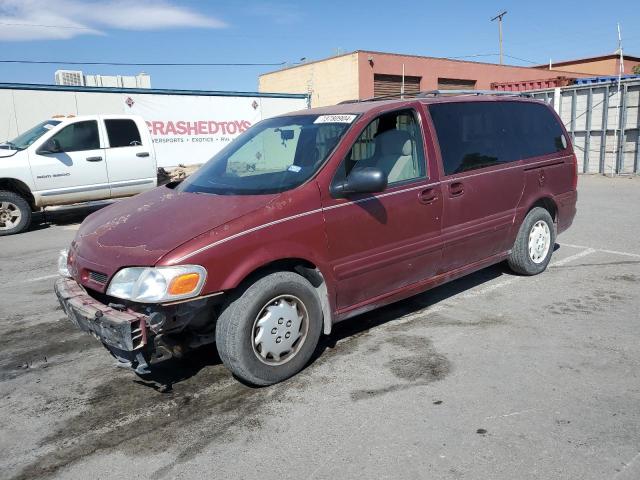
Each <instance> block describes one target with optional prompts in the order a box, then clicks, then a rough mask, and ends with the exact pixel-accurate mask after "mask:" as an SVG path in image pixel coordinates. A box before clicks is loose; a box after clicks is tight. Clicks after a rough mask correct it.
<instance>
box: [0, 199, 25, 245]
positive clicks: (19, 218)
mask: <svg viewBox="0 0 640 480" xmlns="http://www.w3.org/2000/svg"><path fill="white" fill-rule="evenodd" d="M30 223H31V207H30V206H29V203H28V202H27V201H26V200H25V199H24V198H22V197H21V196H20V195H18V194H17V193H13V192H8V191H6V190H0V237H2V236H4V235H13V234H14V233H20V232H22V231H23V230H26V229H27V228H28V227H29V224H30Z"/></svg>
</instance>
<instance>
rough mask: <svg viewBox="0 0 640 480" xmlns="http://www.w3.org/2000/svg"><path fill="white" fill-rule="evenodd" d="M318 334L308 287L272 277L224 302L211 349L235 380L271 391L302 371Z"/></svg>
mask: <svg viewBox="0 0 640 480" xmlns="http://www.w3.org/2000/svg"><path fill="white" fill-rule="evenodd" d="M321 331H322V307H321V305H320V301H319V299H318V296H317V295H316V292H315V289H314V288H313V286H312V285H311V284H310V283H309V282H308V281H307V280H306V279H305V278H304V277H302V276H300V275H298V274H296V273H292V272H276V273H272V274H270V275H267V276H265V277H263V278H261V279H259V280H258V281H256V282H255V283H253V284H252V285H250V286H249V287H248V288H246V290H244V291H243V292H241V293H240V294H238V295H236V296H235V297H234V298H232V299H230V300H229V302H228V303H227V304H226V306H225V307H224V309H223V311H222V313H221V314H220V316H219V317H218V322H217V325H216V346H217V348H218V353H219V354H220V358H221V359H222V362H223V363H224V364H225V366H226V367H227V368H228V369H229V370H231V372H232V373H233V374H234V375H235V376H236V377H238V378H239V379H241V380H243V381H245V382H247V383H250V384H253V385H271V384H274V383H277V382H281V381H282V380H285V379H287V378H289V377H291V376H293V375H295V374H296V373H298V372H299V371H300V370H302V369H303V368H304V366H305V365H306V364H307V362H308V361H309V360H310V358H311V356H312V355H313V352H314V350H315V348H316V346H317V344H318V340H319V338H320V333H321Z"/></svg>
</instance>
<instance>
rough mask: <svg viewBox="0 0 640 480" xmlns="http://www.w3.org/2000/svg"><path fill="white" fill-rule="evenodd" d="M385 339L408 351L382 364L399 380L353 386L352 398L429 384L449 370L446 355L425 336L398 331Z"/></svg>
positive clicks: (364, 397) (357, 398)
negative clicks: (366, 386)
mask: <svg viewBox="0 0 640 480" xmlns="http://www.w3.org/2000/svg"><path fill="white" fill-rule="evenodd" d="M386 343H387V344H390V345H392V346H394V347H396V348H397V347H400V349H402V351H404V352H406V353H408V354H407V355H404V356H401V357H397V358H394V359H392V360H390V361H388V362H387V363H385V364H384V367H385V368H387V369H388V370H389V371H390V372H391V373H392V374H393V375H394V376H395V377H396V378H398V379H399V380H401V382H399V383H394V384H391V385H388V386H385V387H382V388H376V389H365V390H355V391H353V392H351V399H352V400H354V401H358V400H364V399H367V398H372V397H377V396H380V395H385V394H387V393H391V392H397V391H400V390H406V389H408V388H414V387H418V386H425V385H429V384H430V383H432V382H436V381H438V380H442V379H443V378H445V377H446V376H447V375H448V374H449V373H450V371H451V368H452V366H451V363H450V362H449V360H448V359H447V357H445V356H444V355H442V354H440V353H438V352H437V351H436V350H435V348H434V347H433V344H432V342H431V340H430V339H428V338H426V337H421V336H414V335H398V336H394V337H390V338H389V339H388V340H387V342H386Z"/></svg>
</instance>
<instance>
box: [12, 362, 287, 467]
mask: <svg viewBox="0 0 640 480" xmlns="http://www.w3.org/2000/svg"><path fill="white" fill-rule="evenodd" d="M165 370H166V371H165V372H164V374H165V375H167V376H173V377H174V378H173V380H174V381H176V382H177V380H180V381H179V382H177V383H175V384H174V385H173V387H172V388H171V389H170V390H169V391H168V393H161V392H160V391H159V389H157V388H150V387H153V385H155V383H156V380H154V379H150V378H137V377H135V376H134V375H133V374H132V373H130V372H128V371H120V370H111V369H109V370H105V377H107V376H108V377H109V378H108V379H106V380H105V381H104V383H102V384H101V385H99V386H98V387H96V388H95V389H94V390H93V391H92V392H91V393H90V394H89V396H88V399H87V401H86V402H85V408H84V409H83V411H82V412H81V413H79V414H78V415H76V416H75V417H73V418H71V419H70V420H69V421H67V422H66V423H65V424H64V425H63V426H62V427H61V428H60V429H59V430H58V431H57V432H55V433H54V434H53V435H50V436H48V437H46V438H45V439H43V440H42V442H41V443H40V445H39V446H40V447H41V448H42V449H43V450H44V451H45V452H47V453H45V454H44V455H42V456H40V457H39V458H38V459H37V460H36V461H35V462H34V463H32V464H31V465H29V466H27V467H26V468H24V469H23V470H22V471H21V472H20V473H19V474H18V475H16V476H15V477H14V478H15V479H28V478H35V477H47V476H49V475H52V474H54V473H55V472H57V471H58V470H59V469H61V468H63V467H65V466H68V465H70V464H72V463H74V462H76V461H78V460H80V459H82V458H86V457H87V456H88V455H91V454H93V453H95V452H98V451H100V452H103V453H104V452H109V451H121V452H124V453H130V452H135V455H136V456H140V455H145V454H147V453H149V454H158V453H162V452H166V451H174V450H176V449H178V455H177V457H176V459H175V461H174V462H173V463H172V465H174V464H175V463H180V462H184V461H186V460H188V459H190V458H192V457H193V456H195V455H197V453H198V452H199V451H201V449H203V448H204V447H206V446H207V445H209V444H210V443H213V442H223V443H224V442H228V441H230V440H231V439H232V438H234V435H235V434H236V432H238V431H239V429H240V428H242V429H243V430H245V431H246V430H252V429H259V428H260V426H261V424H262V423H261V416H262V415H263V414H266V413H267V412H266V411H265V409H266V406H265V405H266V404H267V403H268V402H270V401H272V400H274V399H275V398H277V397H281V396H283V395H284V391H285V388H283V385H279V386H277V387H274V388H271V389H254V388H249V387H246V386H244V385H242V384H240V383H238V382H237V381H236V380H235V379H233V378H232V377H231V375H230V374H229V372H228V371H227V370H226V369H225V368H224V367H223V366H222V365H211V364H210V365H203V364H202V363H198V362H197V363H196V364H194V365H189V364H187V365H185V364H176V363H171V362H170V364H169V365H167V366H166V369H165ZM160 375H162V373H160ZM176 376H177V377H176ZM183 377H187V378H183ZM182 446H184V447H183V448H184V450H180V449H181V447H182ZM187 446H188V448H187ZM170 468H171V467H168V468H165V469H163V470H165V471H166V470H168V469H170ZM159 473H161V472H159Z"/></svg>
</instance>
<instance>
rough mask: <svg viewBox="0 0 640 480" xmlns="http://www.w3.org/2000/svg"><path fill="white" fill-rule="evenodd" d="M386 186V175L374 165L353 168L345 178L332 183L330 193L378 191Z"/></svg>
mask: <svg viewBox="0 0 640 480" xmlns="http://www.w3.org/2000/svg"><path fill="white" fill-rule="evenodd" d="M385 188H387V176H386V175H385V174H384V172H383V171H382V170H380V169H379V168H375V167H363V168H354V169H353V170H351V173H350V174H349V176H348V177H347V179H346V180H345V181H344V182H342V183H339V184H337V185H334V186H333V188H332V193H333V194H335V195H337V196H343V195H350V194H354V193H378V192H382V191H383V190H384V189H385Z"/></svg>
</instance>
